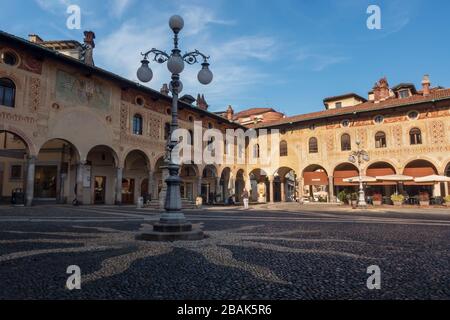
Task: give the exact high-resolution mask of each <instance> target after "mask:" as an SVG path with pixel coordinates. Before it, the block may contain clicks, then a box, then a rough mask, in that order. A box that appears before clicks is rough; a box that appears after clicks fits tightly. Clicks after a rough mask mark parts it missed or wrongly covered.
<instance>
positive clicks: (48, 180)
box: [34, 166, 58, 200]
mask: <svg viewBox="0 0 450 320" xmlns="http://www.w3.org/2000/svg"><path fill="white" fill-rule="evenodd" d="M57 175H58V167H57V166H36V173H35V182H34V194H35V198H38V199H45V200H56V182H57V179H56V178H57Z"/></svg>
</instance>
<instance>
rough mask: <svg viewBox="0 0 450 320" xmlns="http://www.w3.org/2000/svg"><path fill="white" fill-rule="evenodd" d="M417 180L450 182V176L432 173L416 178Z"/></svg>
mask: <svg viewBox="0 0 450 320" xmlns="http://www.w3.org/2000/svg"><path fill="white" fill-rule="evenodd" d="M414 181H415V182H419V183H420V182H422V183H429V182H434V183H438V182H450V177H446V176H439V175H435V174H434V175H431V176H425V177H419V178H415V179H414Z"/></svg>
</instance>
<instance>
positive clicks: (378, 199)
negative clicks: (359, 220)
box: [372, 193, 383, 206]
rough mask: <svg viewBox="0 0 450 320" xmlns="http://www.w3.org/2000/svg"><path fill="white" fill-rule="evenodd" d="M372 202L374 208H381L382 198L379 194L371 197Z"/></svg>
mask: <svg viewBox="0 0 450 320" xmlns="http://www.w3.org/2000/svg"><path fill="white" fill-rule="evenodd" d="M372 202H373V205H374V206H381V204H382V203H383V196H382V195H381V194H380V193H375V194H374V195H373V196H372Z"/></svg>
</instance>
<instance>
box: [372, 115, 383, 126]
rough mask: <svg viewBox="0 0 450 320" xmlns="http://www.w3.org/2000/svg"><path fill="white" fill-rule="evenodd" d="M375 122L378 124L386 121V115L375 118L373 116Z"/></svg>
mask: <svg viewBox="0 0 450 320" xmlns="http://www.w3.org/2000/svg"><path fill="white" fill-rule="evenodd" d="M373 122H375V123H376V124H382V123H383V122H384V117H383V116H382V115H378V116H375V118H373Z"/></svg>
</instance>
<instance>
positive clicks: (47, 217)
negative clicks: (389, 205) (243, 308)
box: [0, 204, 450, 299]
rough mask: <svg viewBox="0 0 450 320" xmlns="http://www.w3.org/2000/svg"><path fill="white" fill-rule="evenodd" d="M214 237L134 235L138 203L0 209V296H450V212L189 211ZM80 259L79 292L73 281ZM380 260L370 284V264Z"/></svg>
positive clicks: (142, 216) (143, 214) (142, 219)
mask: <svg viewBox="0 0 450 320" xmlns="http://www.w3.org/2000/svg"><path fill="white" fill-rule="evenodd" d="M187 216H188V218H189V220H191V221H192V222H193V223H196V224H202V225H203V227H204V230H205V231H206V233H207V234H208V238H206V239H204V240H202V241H197V242H173V243H153V242H142V241H136V240H134V237H135V235H136V234H138V233H139V232H140V231H139V230H141V229H142V228H144V229H145V228H146V227H149V226H150V224H151V223H152V222H154V221H157V219H158V214H157V212H154V211H147V210H136V209H134V208H132V207H120V208H119V207H107V206H105V207H92V206H86V207H76V208H75V207H70V206H38V207H34V208H11V207H0V285H1V290H0V299H449V298H450V241H449V240H450V212H448V214H447V213H446V212H445V211H440V210H439V209H430V211H429V212H428V214H427V215H426V214H424V213H423V212H419V211H418V212H414V211H405V212H388V211H382V212H381V211H380V212H377V211H367V212H364V211H351V210H350V209H349V210H342V209H339V210H333V209H329V208H328V209H309V208H306V207H300V206H298V205H296V204H290V205H283V206H275V207H254V208H253V209H252V210H249V211H243V210H240V209H239V208H211V209H206V210H198V211H189V212H187ZM70 265H78V266H79V267H80V268H81V272H82V288H81V290H73V291H69V290H67V289H65V284H66V280H67V278H68V277H69V275H68V274H66V270H67V267H68V266H70ZM371 265H378V266H379V267H380V268H381V289H380V290H368V289H367V286H366V281H367V278H368V277H369V276H370V275H369V274H367V268H368V267H369V266H371Z"/></svg>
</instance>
